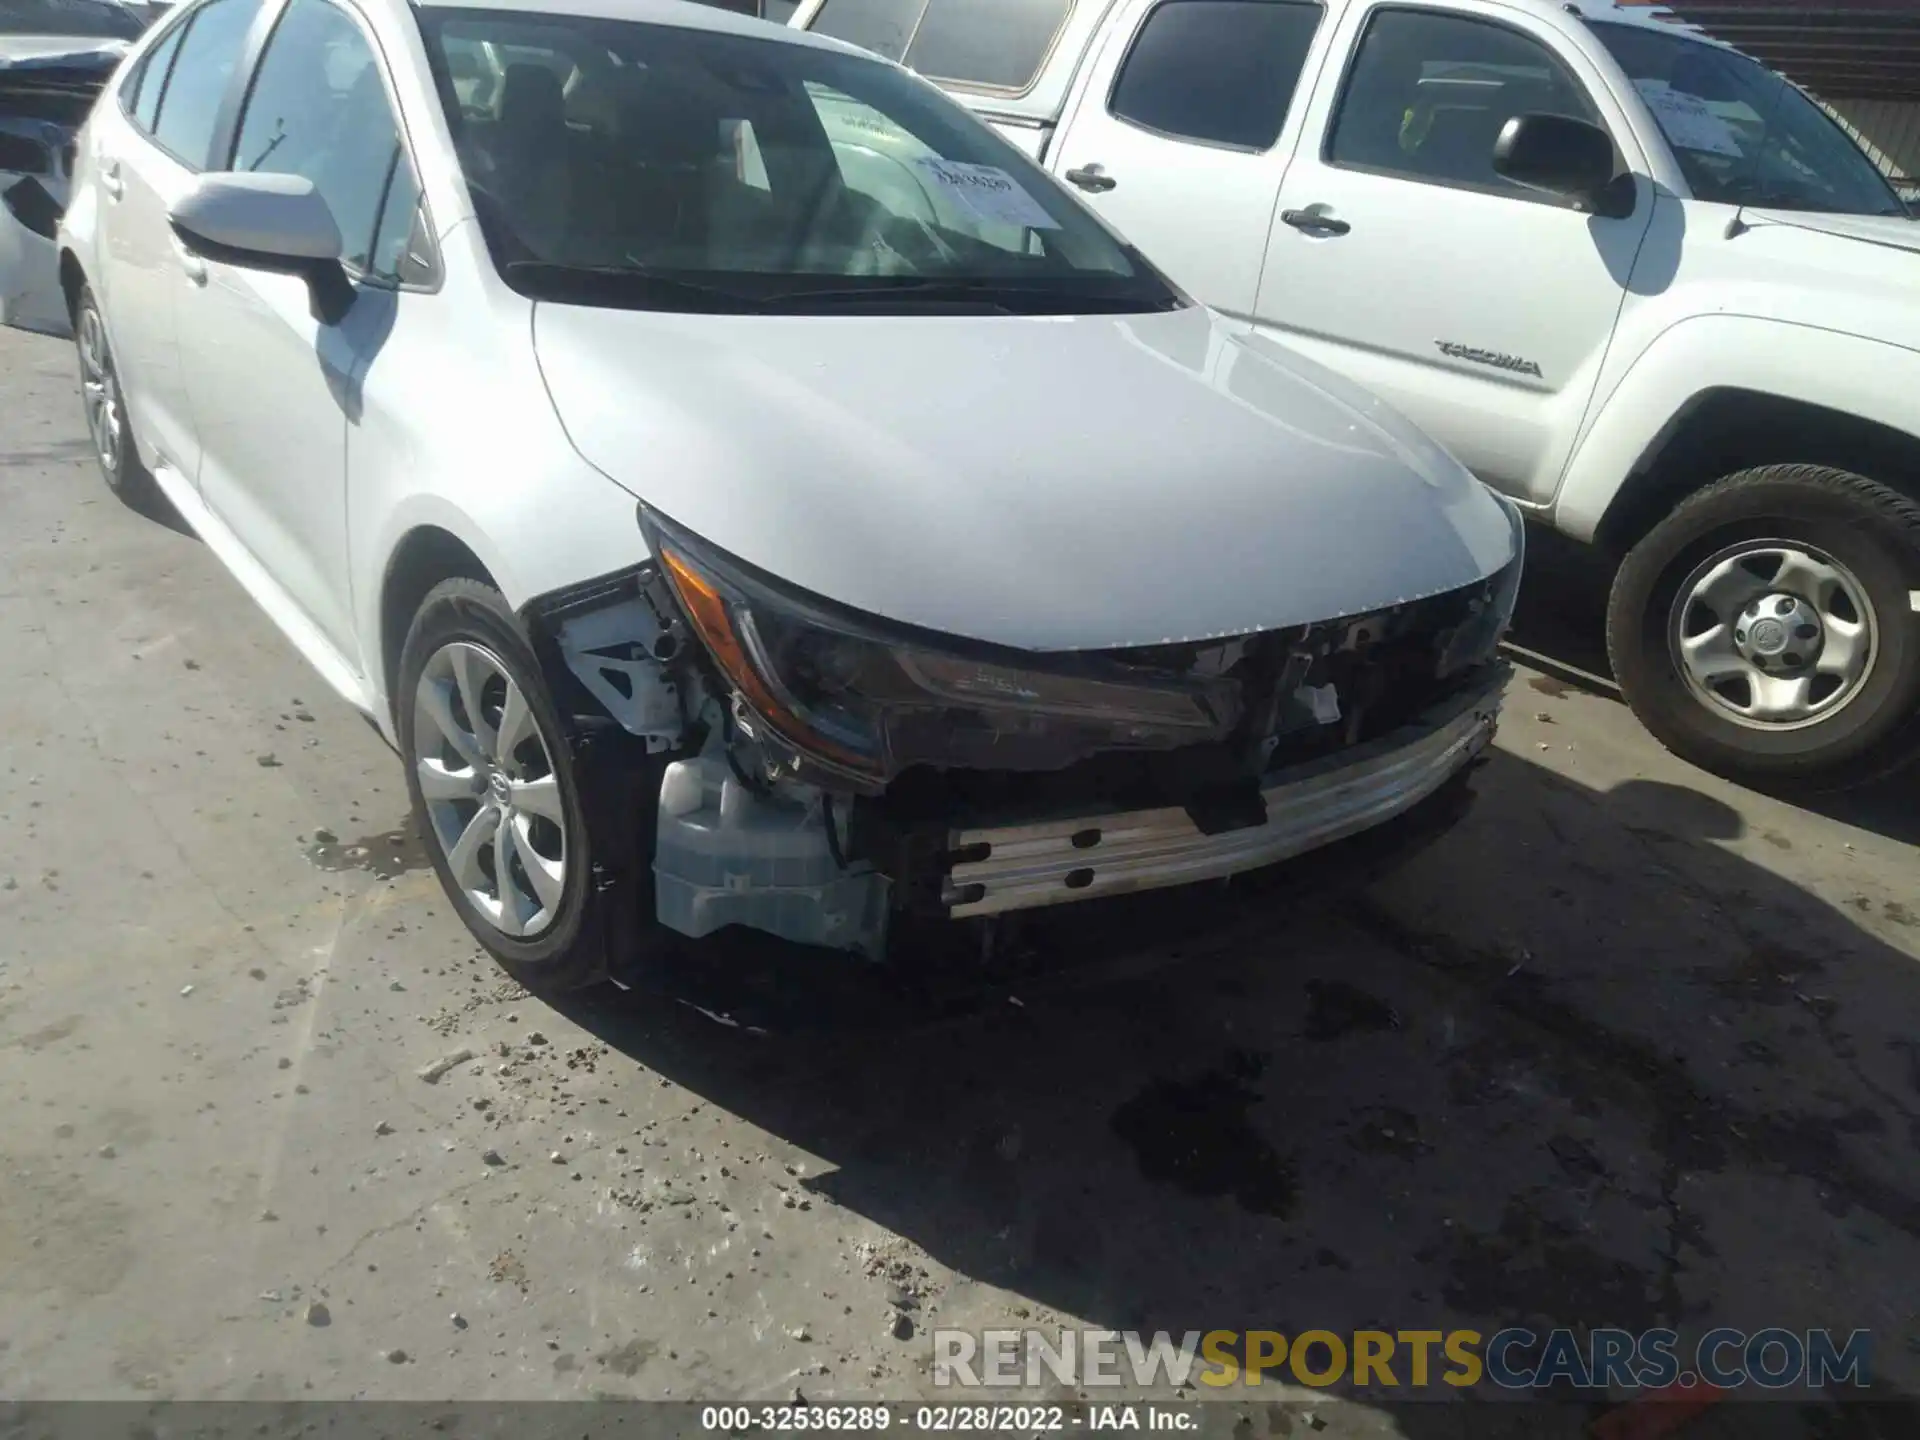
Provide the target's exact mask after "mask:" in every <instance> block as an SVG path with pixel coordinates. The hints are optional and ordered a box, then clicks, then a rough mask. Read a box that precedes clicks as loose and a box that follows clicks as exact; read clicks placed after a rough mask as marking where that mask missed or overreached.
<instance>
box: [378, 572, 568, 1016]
mask: <svg viewBox="0 0 1920 1440" xmlns="http://www.w3.org/2000/svg"><path fill="white" fill-rule="evenodd" d="M395 701H396V703H395V706H394V718H395V722H396V723H395V729H396V730H397V731H398V734H399V740H400V755H401V759H402V760H403V761H404V762H405V764H406V767H407V794H408V796H409V797H410V798H411V800H412V802H413V815H414V823H415V824H416V825H417V826H418V827H419V829H420V838H421V840H422V841H423V842H424V843H425V845H426V848H427V853H428V855H429V856H431V857H432V859H433V868H434V871H435V873H436V874H437V875H438V876H439V877H440V885H441V888H442V889H443V890H444V891H445V892H446V895H447V899H448V901H449V902H450V903H451V904H452V905H453V908H454V910H455V911H456V912H457V913H458V914H459V916H460V918H461V920H462V921H463V922H464V923H465V924H466V927H467V929H468V930H470V931H471V932H472V933H473V937H474V939H476V940H478V941H479V942H480V944H481V946H482V947H483V948H485V949H486V951H487V952H488V953H489V954H490V955H492V956H493V958H494V959H495V960H496V961H498V962H499V964H500V966H501V968H502V969H504V970H506V971H507V973H508V974H510V975H512V976H513V977H514V978H515V979H516V980H519V981H520V982H521V983H522V984H524V985H526V986H527V988H528V989H530V990H536V991H542V992H546V993H549V994H552V993H558V992H562V991H567V990H574V989H578V988H580V987H581V986H584V985H590V984H593V983H595V982H597V981H599V980H601V979H604V978H606V963H605V962H606V949H605V945H604V943H603V937H602V934H601V932H602V930H603V928H604V924H605V917H604V916H603V915H601V914H599V913H598V910H599V906H598V904H597V900H598V897H597V896H596V893H595V886H594V883H593V863H594V846H595V837H594V836H592V835H590V834H589V833H588V826H587V813H586V809H585V807H584V806H583V805H582V803H581V795H580V788H579V786H578V784H577V783H576V781H575V776H574V759H573V753H572V750H571V749H570V747H569V745H568V743H567V739H566V734H567V732H566V730H565V728H564V726H563V725H562V723H561V719H560V715H559V713H558V711H557V710H556V708H555V706H554V703H553V700H552V698H551V697H550V696H549V694H548V693H547V687H546V683H545V681H544V679H543V678H542V673H541V669H540V665H539V662H538V661H537V660H536V659H535V657H534V653H533V648H532V646H531V645H530V644H529V643H528V640H527V637H526V634H525V632H524V631H523V630H522V629H521V626H520V622H519V619H518V617H516V616H515V615H514V613H513V611H512V610H511V609H510V608H509V607H508V605H507V603H506V601H505V600H504V599H502V598H501V596H500V593H499V592H498V591H497V590H495V589H493V588H492V587H491V586H489V585H484V584H481V583H480V582H478V581H474V580H447V581H443V582H442V583H441V584H439V585H437V586H435V587H434V588H433V589H432V590H431V591H429V592H428V593H427V597H426V599H425V600H423V601H422V602H421V605H420V609H419V612H418V613H417V614H416V615H415V616H414V619H413V625H412V628H411V629H410V630H409V631H408V633H407V639H406V644H405V646H404V648H403V649H402V650H401V654H400V668H399V683H398V685H397V686H396V689H395ZM470 706H471V708H469V707H470ZM503 852H505V853H503Z"/></svg>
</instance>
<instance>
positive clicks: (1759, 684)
mask: <svg viewBox="0 0 1920 1440" xmlns="http://www.w3.org/2000/svg"><path fill="white" fill-rule="evenodd" d="M1668 638H1669V643H1670V645H1671V647H1672V651H1673V659H1674V664H1675V666H1676V668H1677V669H1678V670H1679V672H1680V675H1681V677H1682V678H1683V679H1684V680H1685V681H1686V682H1687V688H1688V689H1689V690H1691V691H1692V692H1693V695H1694V698H1695V699H1697V700H1699V701H1700V702H1701V703H1702V704H1703V705H1705V706H1707V708H1708V709H1710V710H1712V711H1714V712H1715V713H1716V714H1718V715H1721V716H1723V717H1725V718H1727V719H1729V720H1732V721H1734V722H1735V723H1737V724H1741V725H1746V726H1750V727H1753V728H1755V729H1766V730H1791V729H1798V728H1801V727H1803V726H1807V725H1817V724H1819V723H1820V722H1821V721H1823V720H1826V719H1827V718H1828V717H1830V716H1832V715H1834V714H1835V713H1837V712H1838V711H1839V710H1840V709H1841V708H1842V707H1843V706H1845V705H1846V704H1847V703H1848V702H1849V701H1851V700H1852V699H1853V698H1854V697H1855V696H1856V695H1858V694H1859V693H1860V690H1861V687H1862V686H1864V685H1865V684H1866V681H1867V677H1868V676H1869V675H1871V674H1872V673H1873V662H1874V653H1875V650H1876V646H1875V643H1874V641H1875V638H1876V629H1875V620H1874V613H1873V605H1872V603H1871V602H1870V601H1869V600H1868V599H1867V591H1866V587H1865V586H1864V585H1862V584H1861V583H1860V581H1859V580H1858V579H1857V578H1856V577H1855V576H1854V574H1853V572H1852V571H1850V570H1848V569H1847V568H1846V566H1844V565H1842V564H1840V563H1839V562H1838V561H1836V560H1834V559H1833V558H1832V557H1831V556H1829V555H1824V554H1821V553H1820V552H1818V551H1816V550H1813V549H1811V548H1809V547H1807V546H1804V545H1800V544H1797V543H1795V542H1792V541H1786V540H1749V541H1744V542H1742V543H1741V544H1739V545H1735V546H1731V547H1729V548H1728V549H1725V550H1722V551H1720V552H1719V553H1718V554H1716V555H1712V556H1709V557H1708V558H1707V559H1706V560H1703V561H1702V562H1701V563H1700V564H1699V565H1698V566H1696V567H1695V568H1694V570H1693V573H1692V574H1690V575H1688V576H1687V578H1686V580H1685V581H1684V582H1682V584H1681V586H1680V589H1679V592H1678V594H1677V595H1676V596H1675V598H1674V602H1673V610H1672V614H1671V616H1670V617H1669V622H1668Z"/></svg>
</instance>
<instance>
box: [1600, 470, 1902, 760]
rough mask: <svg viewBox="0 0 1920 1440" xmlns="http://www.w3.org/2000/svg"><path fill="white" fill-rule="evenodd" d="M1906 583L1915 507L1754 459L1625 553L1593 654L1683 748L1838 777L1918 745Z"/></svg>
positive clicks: (1846, 477) (1854, 483)
mask: <svg viewBox="0 0 1920 1440" xmlns="http://www.w3.org/2000/svg"><path fill="white" fill-rule="evenodd" d="M1776 566H1777V568H1776ZM1750 592H1753V594H1754V598H1747V597H1748V595H1749V593H1750ZM1915 594H1920V505H1916V504H1915V503H1914V502H1913V501H1912V500H1910V499H1908V498H1907V497H1906V496H1904V495H1902V494H1901V493H1900V492H1898V491H1896V490H1893V489H1890V488H1889V487H1887V486H1885V485H1882V484H1880V483H1878V482H1877V481H1874V480H1869V479H1867V478H1866V477H1864V476H1861V475H1855V474H1850V473H1849V472H1847V471H1844V470H1836V469H1832V468H1829V467H1826V466H1820V465H1766V466H1761V467H1759V468H1756V469H1752V470H1743V471H1740V472H1739V473H1737V474H1734V475H1729V476H1727V477H1726V478H1725V479H1723V480H1720V481H1717V482H1716V483H1714V484H1712V485H1710V486H1708V487H1707V488H1706V489H1704V490H1701V491H1699V492H1698V493H1696V494H1694V495H1691V496H1689V497H1688V498H1687V499H1686V500H1685V501H1683V502H1682V503H1681V504H1680V505H1679V506H1677V507H1676V508H1675V509H1674V511H1673V512H1672V513H1671V514H1670V515H1668V516H1667V517H1666V519H1664V520H1662V521H1661V522H1660V524H1658V525H1656V526H1655V527H1654V528H1653V530H1652V531H1651V532H1649V533H1648V535H1647V536H1646V538H1645V539H1643V540H1642V541H1641V542H1640V543H1639V544H1638V545H1636V546H1635V547H1634V548H1633V549H1632V550H1631V551H1630V552H1629V553H1628V555H1627V557H1626V559H1625V561H1624V562H1623V563H1622V564H1621V566H1620V568H1619V570H1618V572H1617V573H1616V574H1615V576H1614V581H1613V591H1612V595H1611V597H1610V598H1609V601H1608V606H1607V651H1608V654H1609V657H1610V658H1611V660H1612V662H1613V671H1614V676H1615V678H1616V679H1618V680H1619V682H1620V688H1621V689H1622V691H1624V692H1625V694H1626V698H1627V703H1628V704H1629V705H1631V706H1632V707H1633V712H1634V714H1635V715H1637V716H1638V717H1639V718H1640V720H1641V722H1642V723H1643V724H1645V725H1646V727H1647V729H1648V730H1650V731H1652V732H1653V734H1654V736H1655V737H1656V738H1658V739H1659V740H1660V741H1661V742H1662V743H1663V744H1665V745H1666V746H1667V748H1668V749H1670V750H1672V751H1673V752H1674V753H1675V754H1677V755H1679V756H1681V757H1682V758H1683V759H1686V760H1690V761H1692V762H1693V763H1694V764H1696V765H1699V766H1700V767H1701V768H1702V769H1705V770H1710V771H1713V772H1714V773H1716V774H1719V775H1724V776H1726V777H1728V778H1730V779H1734V780H1740V781H1744V782H1747V783H1752V784H1759V785H1762V786H1768V785H1772V786H1785V787H1789V788H1802V789H1807V790H1832V789H1841V788H1845V787H1848V786H1851V785H1857V784H1863V783H1865V782H1867V781H1869V780H1872V779H1875V778H1877V777H1879V776H1881V775H1884V774H1886V773H1888V772H1889V771H1891V770H1894V769H1897V768H1899V767H1900V766H1901V765H1903V764H1904V763H1906V762H1907V761H1908V760H1910V759H1912V758H1913V756H1914V754H1915V752H1916V750H1920V616H1917V615H1916V614H1915V611H1914V605H1913V599H1912V597H1913V596H1914V595H1915ZM1716 626H1725V627H1726V628H1725V630H1724V631H1721V630H1717V629H1716V628H1715V627H1716ZM1796 645H1797V646H1800V647H1801V649H1799V650H1796V649H1794V648H1793V647H1795V646H1796ZM1816 647H1818V648H1816ZM1803 652H1804V653H1803ZM1742 666H1744V667H1745V668H1744V669H1742V668H1741V667H1742ZM1803 681H1804V682H1805V684H1804V685H1803V684H1802V682H1803Z"/></svg>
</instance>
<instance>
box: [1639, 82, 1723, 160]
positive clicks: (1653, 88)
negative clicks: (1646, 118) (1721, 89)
mask: <svg viewBox="0 0 1920 1440" xmlns="http://www.w3.org/2000/svg"><path fill="white" fill-rule="evenodd" d="M1633 83H1634V85H1635V87H1636V88H1637V89H1638V90H1639V91H1640V98H1641V99H1642V100H1645V101H1646V102H1647V108H1648V109H1650V110H1652V111H1653V118H1654V119H1656V120H1658V121H1659V122H1660V128H1661V129H1662V130H1664V131H1666V132H1667V139H1668V141H1669V142H1670V143H1671V144H1672V145H1673V147H1674V148H1675V149H1676V150H1705V151H1707V152H1708V153H1709V154H1713V155H1731V156H1733V157H1734V158H1735V159H1736V160H1737V159H1739V158H1740V156H1741V153H1742V152H1741V149H1740V142H1739V141H1738V140H1736V139H1734V137H1733V127H1732V126H1730V125H1728V124H1727V122H1726V121H1725V120H1722V119H1721V118H1720V117H1719V116H1718V115H1716V114H1714V113H1713V111H1711V110H1709V109H1708V108H1707V102H1706V101H1704V100H1702V99H1701V98H1700V97H1699V96H1698V95H1689V94H1687V92H1686V91H1684V90H1675V89H1673V88H1672V87H1671V86H1669V85H1667V84H1665V83H1663V82H1661V81H1659V80H1636V81H1634V82H1633Z"/></svg>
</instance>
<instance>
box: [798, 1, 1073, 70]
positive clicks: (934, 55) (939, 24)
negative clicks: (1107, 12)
mask: <svg viewBox="0 0 1920 1440" xmlns="http://www.w3.org/2000/svg"><path fill="white" fill-rule="evenodd" d="M1071 8H1072V0H827V3H826V4H825V5H823V6H821V7H820V13H819V14H818V15H816V16H814V17H813V24H812V26H811V27H810V28H812V29H813V30H815V31H816V32H818V33H819V34H821V35H831V36H833V37H834V39H836V40H845V41H846V42H847V43H848V44H850V45H859V46H861V47H863V48H864V49H867V50H871V51H873V52H874V53H875V54H876V55H884V56H885V57H886V58H887V59H889V60H898V61H899V62H900V63H901V64H903V65H905V66H906V67H907V68H908V69H910V70H915V71H918V72H919V73H920V74H922V75H924V76H926V77H927V78H928V79H929V80H945V81H949V82H950V83H952V84H956V85H974V86H978V87H980V88H981V89H983V90H1008V91H1020V90H1025V89H1027V88H1028V87H1029V86H1030V85H1032V84H1033V82H1034V78H1035V77H1036V76H1037V75H1039V73H1040V67H1041V66H1042V65H1043V64H1045V63H1046V59H1047V54H1048V52H1049V51H1051V50H1052V49H1053V40H1054V37H1055V36H1056V35H1058V34H1059V33H1060V27H1061V26H1062V25H1064V24H1065V23H1066V20H1067V12H1068V10H1070V9H1071Z"/></svg>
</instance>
